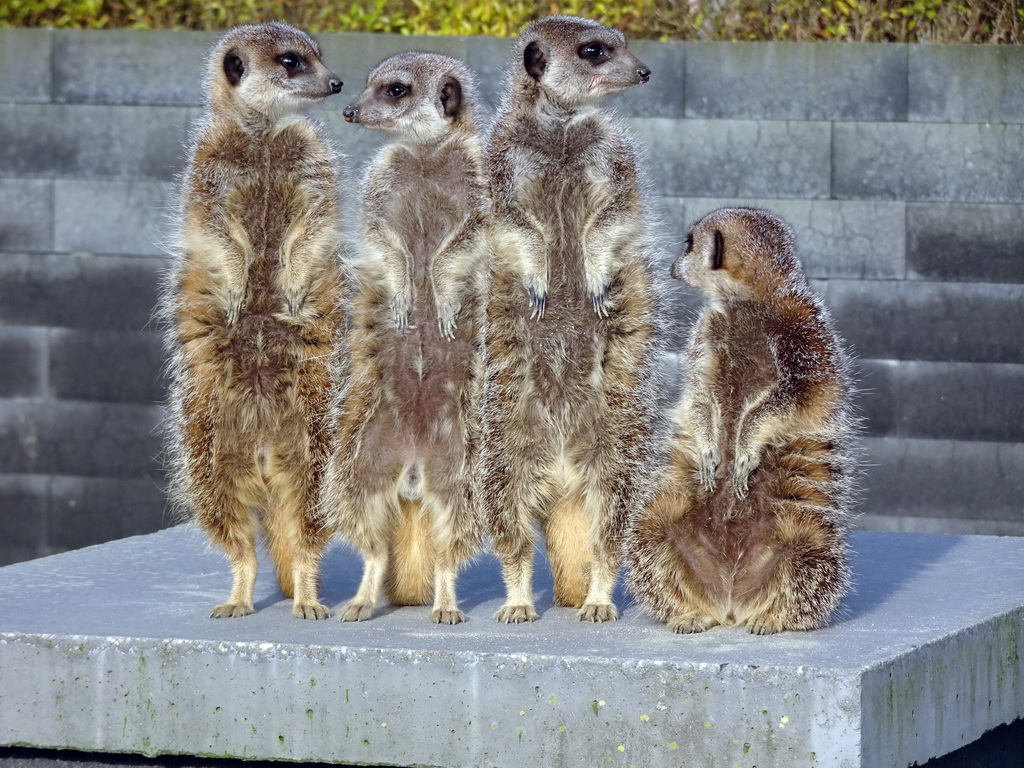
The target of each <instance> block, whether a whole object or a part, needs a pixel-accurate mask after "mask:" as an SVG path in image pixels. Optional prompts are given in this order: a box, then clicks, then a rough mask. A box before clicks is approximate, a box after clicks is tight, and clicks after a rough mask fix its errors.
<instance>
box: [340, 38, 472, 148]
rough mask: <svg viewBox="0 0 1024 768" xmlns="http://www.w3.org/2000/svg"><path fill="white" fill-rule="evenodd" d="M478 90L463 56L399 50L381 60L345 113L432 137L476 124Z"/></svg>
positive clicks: (371, 124) (379, 126)
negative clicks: (474, 110) (476, 90)
mask: <svg viewBox="0 0 1024 768" xmlns="http://www.w3.org/2000/svg"><path fill="white" fill-rule="evenodd" d="M474 91H475V86H474V83H473V77H472V75H471V74H470V72H469V70H468V69H467V68H466V65H465V64H463V63H462V62H461V61H459V60H458V59H453V58H452V57H450V56H443V55H441V54H437V53H419V52H415V51H412V52H408V53H399V54H397V55H395V56H391V57H390V58H387V59H385V60H384V61H382V62H381V63H380V64H378V65H377V67H376V68H375V69H374V70H373V71H372V72H371V73H370V75H369V77H367V79H366V88H364V89H363V92H362V93H360V94H359V95H358V96H357V97H356V98H355V99H353V100H352V103H350V104H349V105H348V106H347V107H345V110H344V112H342V114H343V115H344V117H345V120H347V121H348V122H350V123H359V124H360V125H363V126H366V127H367V128H372V129H374V130H378V131H384V132H386V133H390V134H392V135H394V136H396V137H397V138H400V139H405V140H411V141H418V142H428V141H433V140H436V139H438V138H440V137H442V136H444V135H445V134H447V133H448V132H449V131H451V130H452V129H454V128H461V127H464V128H467V129H472V128H473V120H474V118H473V103H474V100H475V97H474Z"/></svg>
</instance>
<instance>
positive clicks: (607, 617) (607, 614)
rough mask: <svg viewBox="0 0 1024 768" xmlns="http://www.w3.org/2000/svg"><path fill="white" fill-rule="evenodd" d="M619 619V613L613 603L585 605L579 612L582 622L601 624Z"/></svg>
mask: <svg viewBox="0 0 1024 768" xmlns="http://www.w3.org/2000/svg"><path fill="white" fill-rule="evenodd" d="M618 618H619V612H618V610H617V609H616V608H615V606H614V605H613V604H612V603H584V604H583V607H582V608H580V612H579V619H580V621H592V622H594V623H600V622H603V621H615V620H616V619H618Z"/></svg>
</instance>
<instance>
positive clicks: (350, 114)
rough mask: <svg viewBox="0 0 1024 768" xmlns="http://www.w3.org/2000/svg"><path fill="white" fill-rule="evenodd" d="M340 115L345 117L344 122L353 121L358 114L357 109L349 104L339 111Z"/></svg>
mask: <svg viewBox="0 0 1024 768" xmlns="http://www.w3.org/2000/svg"><path fill="white" fill-rule="evenodd" d="M341 115H342V117H344V118H345V122H346V123H354V122H355V121H356V118H357V117H358V116H359V110H358V109H357V108H356V107H353V106H352V105H351V104H349V105H348V106H347V107H345V108H344V109H343V110H342V111H341Z"/></svg>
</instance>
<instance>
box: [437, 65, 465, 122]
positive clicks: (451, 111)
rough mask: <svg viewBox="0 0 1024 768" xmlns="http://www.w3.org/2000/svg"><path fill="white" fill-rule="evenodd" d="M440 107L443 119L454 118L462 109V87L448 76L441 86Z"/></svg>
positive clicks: (453, 78)
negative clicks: (442, 110)
mask: <svg viewBox="0 0 1024 768" xmlns="http://www.w3.org/2000/svg"><path fill="white" fill-rule="evenodd" d="M441 106H442V107H443V108H444V116H445V117H455V116H456V115H458V114H459V111H460V110H461V109H462V85H461V84H460V83H459V81H458V80H457V79H456V78H455V77H452V76H450V75H449V77H448V79H447V80H445V81H444V85H442V86H441Z"/></svg>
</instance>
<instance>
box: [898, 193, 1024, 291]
mask: <svg viewBox="0 0 1024 768" xmlns="http://www.w3.org/2000/svg"><path fill="white" fill-rule="evenodd" d="M907 273H908V277H913V278H919V279H922V280H963V281H975V282H985V283H1024V205H953V204H950V205H942V204H939V203H929V204H919V203H912V204H910V205H908V206H907Z"/></svg>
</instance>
